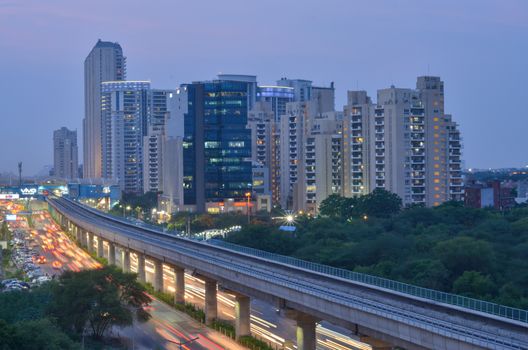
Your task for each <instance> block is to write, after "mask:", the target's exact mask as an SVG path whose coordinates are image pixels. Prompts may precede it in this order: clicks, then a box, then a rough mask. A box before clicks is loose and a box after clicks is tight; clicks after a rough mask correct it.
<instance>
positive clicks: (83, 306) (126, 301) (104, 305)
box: [49, 266, 151, 338]
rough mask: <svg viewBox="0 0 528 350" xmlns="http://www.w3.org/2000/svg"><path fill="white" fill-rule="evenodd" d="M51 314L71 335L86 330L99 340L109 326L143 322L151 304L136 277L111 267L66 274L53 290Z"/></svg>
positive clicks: (147, 316)
mask: <svg viewBox="0 0 528 350" xmlns="http://www.w3.org/2000/svg"><path fill="white" fill-rule="evenodd" d="M53 294H54V296H53V302H52V304H51V305H50V310H49V312H50V314H51V315H52V316H54V317H56V318H57V320H58V322H59V324H60V325H61V326H62V327H63V328H64V329H67V330H69V331H71V332H74V333H77V334H82V333H83V332H84V329H85V327H88V329H90V331H91V333H92V336H94V337H95V338H101V337H102V336H103V335H104V334H105V331H106V330H107V329H108V327H109V326H113V325H117V326H126V325H130V324H132V322H133V320H134V317H137V318H138V319H139V320H146V319H148V318H149V317H150V315H149V314H148V313H147V312H146V311H145V310H144V309H143V307H144V306H146V305H148V304H149V303H150V301H151V299H150V297H149V296H148V295H147V294H145V288H144V287H143V286H142V285H141V284H139V282H137V280H136V275H135V274H131V273H123V272H121V271H120V270H118V269H117V268H116V267H114V266H108V267H104V268H102V269H98V270H85V271H81V272H66V273H64V274H63V275H62V276H61V277H60V279H59V282H58V283H57V284H56V286H55V288H54V289H53Z"/></svg>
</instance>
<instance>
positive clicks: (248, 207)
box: [246, 192, 251, 225]
mask: <svg viewBox="0 0 528 350" xmlns="http://www.w3.org/2000/svg"><path fill="white" fill-rule="evenodd" d="M246 197H247V219H248V225H249V224H250V222H251V217H250V215H251V213H250V210H251V208H250V202H251V192H246Z"/></svg>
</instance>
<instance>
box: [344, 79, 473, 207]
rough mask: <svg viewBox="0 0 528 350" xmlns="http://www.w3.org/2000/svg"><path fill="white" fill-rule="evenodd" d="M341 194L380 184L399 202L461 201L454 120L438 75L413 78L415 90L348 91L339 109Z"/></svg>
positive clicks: (355, 193)
mask: <svg viewBox="0 0 528 350" xmlns="http://www.w3.org/2000/svg"><path fill="white" fill-rule="evenodd" d="M344 111H345V113H344V122H343V125H344V127H343V148H344V149H343V155H344V159H343V165H344V174H343V179H344V184H343V185H344V187H343V188H344V194H345V195H346V196H356V195H361V194H365V193H368V192H371V191H373V190H374V189H376V188H383V189H386V190H388V191H391V192H394V193H396V194H397V195H398V196H400V197H401V198H402V200H403V203H404V205H411V204H423V205H426V206H435V205H439V204H441V203H443V202H445V201H448V200H461V199H462V196H463V193H462V191H463V189H462V177H461V159H460V156H461V144H460V133H459V131H458V128H457V124H456V123H455V122H454V121H453V120H452V118H451V116H450V115H447V114H445V113H444V87H443V82H442V81H441V80H440V78H439V77H418V81H417V86H416V89H402V88H395V87H394V86H392V87H390V88H387V89H381V90H378V96H377V103H376V104H373V103H372V102H371V100H370V98H369V97H368V96H367V95H366V93H365V92H364V91H349V93H348V104H347V105H346V106H345V109H344Z"/></svg>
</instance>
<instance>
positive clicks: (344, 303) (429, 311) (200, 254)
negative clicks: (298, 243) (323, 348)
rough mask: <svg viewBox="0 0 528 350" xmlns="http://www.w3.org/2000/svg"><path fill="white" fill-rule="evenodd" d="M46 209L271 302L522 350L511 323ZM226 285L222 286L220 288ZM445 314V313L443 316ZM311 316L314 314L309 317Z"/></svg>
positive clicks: (96, 216)
mask: <svg viewBox="0 0 528 350" xmlns="http://www.w3.org/2000/svg"><path fill="white" fill-rule="evenodd" d="M51 203H52V204H53V205H54V206H56V207H58V208H60V209H61V210H63V211H65V212H67V213H68V215H69V216H70V217H71V218H72V219H74V220H76V221H77V222H79V223H80V224H81V225H84V226H85V228H86V229H90V228H93V229H92V230H93V231H92V232H95V231H101V232H107V233H105V235H106V237H105V239H109V238H111V240H112V241H114V242H121V241H125V242H127V244H128V246H130V248H132V249H134V245H135V247H137V248H135V249H137V250H144V249H148V250H149V251H150V253H149V254H151V256H154V257H156V258H158V259H167V258H171V259H176V260H175V261H174V263H176V264H180V265H183V266H185V267H187V268H189V269H193V268H202V271H208V268H206V267H207V266H209V269H210V270H214V269H217V270H218V267H222V270H221V271H220V272H221V273H222V274H224V276H229V275H230V274H231V273H234V274H235V275H236V276H240V275H243V276H244V277H245V278H247V280H253V281H259V282H262V283H266V284H268V285H269V288H268V289H267V290H266V292H267V293H271V294H275V295H274V296H275V297H279V298H281V297H284V296H285V294H280V291H284V290H287V291H288V292H290V293H291V292H292V291H293V292H294V293H297V294H296V295H301V296H303V297H302V298H303V299H305V298H306V297H308V296H309V297H310V298H313V299H314V300H319V301H320V302H329V303H332V304H337V305H339V308H338V309H336V310H341V309H345V308H346V309H353V310H356V311H358V312H362V313H364V314H369V315H376V316H378V317H382V318H383V319H388V320H393V321H397V322H398V323H403V324H406V325H408V326H411V327H414V328H416V329H422V330H425V331H427V332H433V333H435V334H440V335H441V336H443V337H448V338H449V339H455V340H457V341H461V342H464V343H468V344H473V345H476V346H477V347H478V346H481V347H488V348H497V349H528V345H527V343H526V341H525V338H523V337H525V333H523V332H520V333H517V330H518V329H519V327H518V326H520V328H523V327H525V326H523V325H522V324H519V323H518V322H515V321H511V320H507V319H502V318H499V317H494V316H492V315H489V316H485V315H482V314H479V313H477V312H473V311H472V310H469V309H468V310H460V308H455V307H452V306H450V305H446V304H439V303H437V302H429V301H427V300H418V299H417V298H412V297H409V296H402V295H398V294H397V293H394V292H392V291H388V290H382V289H380V288H375V287H371V286H365V285H360V284H358V283H353V282H350V281H342V280H339V279H337V278H335V277H332V276H324V275H320V274H314V273H311V272H310V271H306V270H303V269H299V268H297V267H294V266H285V265H284V264H280V263H276V262H274V261H264V259H260V258H257V257H253V256H248V255H246V254H241V253H237V252H234V251H229V250H227V249H223V248H219V247H214V246H211V245H209V244H207V243H203V242H196V241H191V240H188V239H183V238H175V237H168V236H167V235H164V234H163V233H162V232H154V231H151V230H148V229H145V228H140V227H137V226H134V225H130V224H126V223H123V222H121V221H120V220H116V219H115V218H112V217H109V216H106V215H104V214H102V213H100V212H97V211H95V210H92V209H88V208H85V207H80V206H79V205H78V204H76V203H73V202H70V201H67V200H65V199H53V200H51ZM96 229H97V230H96ZM125 246H127V245H125ZM175 257H177V258H175ZM300 276H303V277H305V276H306V278H300ZM218 277H221V276H218ZM224 278H227V277H224ZM220 279H221V278H219V280H220ZM239 280H240V278H239V279H238V281H239ZM238 281H235V278H233V279H232V280H228V281H226V282H227V284H230V285H233V286H237V285H239V284H237V282H238ZM226 282H224V281H222V283H226ZM351 288H352V289H351ZM446 309H447V310H450V311H449V312H446ZM317 311H318V310H314V312H317ZM457 312H458V313H462V315H463V316H464V317H462V318H460V317H457V315H454V314H455V313H457ZM329 316H331V315H329ZM334 316H335V315H334ZM482 317H485V319H486V320H487V322H482ZM493 322H498V323H503V324H504V325H509V324H511V325H512V327H513V329H514V331H513V332H511V333H507V332H502V333H501V332H498V329H497V328H496V327H495V326H494V325H493ZM524 329H525V328H524ZM519 337H520V338H519ZM515 338H518V339H515Z"/></svg>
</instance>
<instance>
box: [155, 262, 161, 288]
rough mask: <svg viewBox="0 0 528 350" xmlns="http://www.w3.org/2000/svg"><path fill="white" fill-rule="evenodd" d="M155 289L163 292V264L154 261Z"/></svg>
mask: <svg viewBox="0 0 528 350" xmlns="http://www.w3.org/2000/svg"><path fill="white" fill-rule="evenodd" d="M154 289H155V290H157V291H163V262H162V261H161V260H157V259H154Z"/></svg>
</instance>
